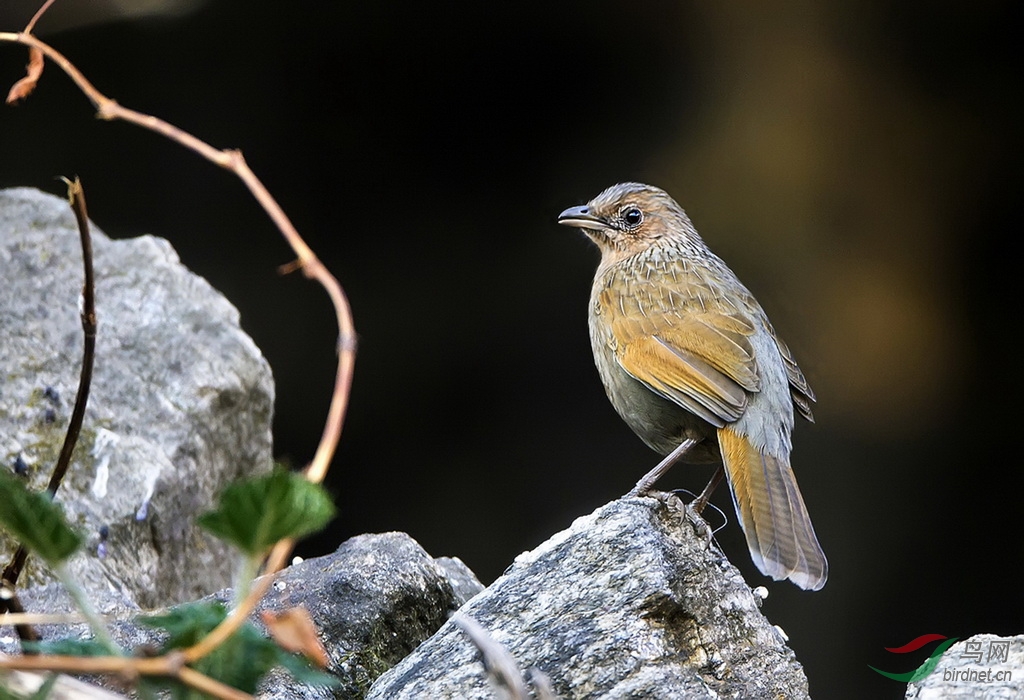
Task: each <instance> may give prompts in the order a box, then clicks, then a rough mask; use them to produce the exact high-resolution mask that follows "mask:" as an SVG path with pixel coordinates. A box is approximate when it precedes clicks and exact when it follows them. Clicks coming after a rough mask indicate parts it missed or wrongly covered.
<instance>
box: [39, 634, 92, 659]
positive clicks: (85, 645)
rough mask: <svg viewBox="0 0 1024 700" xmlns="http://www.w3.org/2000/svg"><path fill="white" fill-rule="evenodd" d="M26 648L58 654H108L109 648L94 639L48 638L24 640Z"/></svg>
mask: <svg viewBox="0 0 1024 700" xmlns="http://www.w3.org/2000/svg"><path fill="white" fill-rule="evenodd" d="M23 646H24V647H25V649H26V650H29V651H35V652H38V653H40V654H58V655H60V656H110V649H108V648H107V647H105V646H104V645H103V644H101V643H100V642H97V641H96V640H94V639H76V638H72V637H65V638H64V639H50V640H46V641H43V642H24V643H23Z"/></svg>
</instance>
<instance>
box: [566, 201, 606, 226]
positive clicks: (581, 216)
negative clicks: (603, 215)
mask: <svg viewBox="0 0 1024 700" xmlns="http://www.w3.org/2000/svg"><path fill="white" fill-rule="evenodd" d="M558 223H560V224H564V225H565V226H575V227H576V228H590V229H598V230H600V229H605V228H608V224H606V223H605V222H603V221H602V220H601V219H599V218H598V217H596V216H594V215H593V214H591V213H590V207H588V206H586V205H584V206H582V207H569V208H568V209H566V210H565V211H563V212H562V213H561V214H559V215H558Z"/></svg>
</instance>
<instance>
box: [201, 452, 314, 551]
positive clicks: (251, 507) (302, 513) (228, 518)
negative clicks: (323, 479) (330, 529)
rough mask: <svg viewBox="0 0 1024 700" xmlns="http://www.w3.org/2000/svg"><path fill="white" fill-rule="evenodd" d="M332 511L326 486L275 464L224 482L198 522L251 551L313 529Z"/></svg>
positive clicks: (266, 547) (244, 549) (301, 535)
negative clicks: (251, 475)
mask: <svg viewBox="0 0 1024 700" xmlns="http://www.w3.org/2000/svg"><path fill="white" fill-rule="evenodd" d="M332 517H334V504H332V503H331V499H330V497H329V496H328V495H327V492H326V491H324V489H323V488H322V487H321V486H320V485H318V484H314V483H311V482H309V481H307V480H306V479H304V478H303V477H302V476H301V475H300V474H295V473H292V472H287V471H282V470H277V471H274V472H271V473H270V474H268V475H266V476H261V477H256V478H254V479H247V480H245V481H240V482H236V483H234V484H232V485H231V486H228V487H227V489H225V490H224V493H222V494H221V496H220V502H219V504H218V506H217V509H216V510H213V511H210V512H209V513H205V514H203V515H202V516H200V518H199V520H198V522H199V524H200V525H201V526H203V527H204V528H206V529H207V530H209V531H210V532H212V533H213V534H214V535H217V536H218V537H220V538H221V539H224V540H226V541H228V542H231V543H232V544H234V545H235V546H236V547H238V548H239V549H241V550H242V551H243V552H245V553H246V554H248V555H250V556H255V555H259V554H262V553H263V552H265V551H266V550H267V549H268V548H269V547H270V546H272V545H273V544H274V543H275V542H277V541H278V540H281V539H284V538H286V537H291V538H296V539H298V538H300V537H304V536H305V535H308V534H310V533H312V532H316V531H317V530H320V529H321V528H323V527H324V525H326V524H327V523H328V522H329V521H330V519H331V518H332Z"/></svg>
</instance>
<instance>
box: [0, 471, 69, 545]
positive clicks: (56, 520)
mask: <svg viewBox="0 0 1024 700" xmlns="http://www.w3.org/2000/svg"><path fill="white" fill-rule="evenodd" d="M0 525H3V527H4V528H5V529H7V530H8V531H9V532H10V533H11V534H12V535H13V536H14V537H15V538H16V539H17V540H19V541H20V542H22V543H23V544H24V545H25V546H26V547H27V548H28V549H29V550H31V551H32V552H34V553H35V554H36V555H37V556H39V557H41V558H42V559H43V560H44V561H46V562H47V563H48V564H51V565H52V564H56V563H60V562H62V561H64V560H65V559H67V558H68V557H69V556H71V555H72V554H74V553H75V550H76V549H78V547H79V546H80V545H81V544H82V537H81V535H79V534H78V533H77V532H75V531H74V530H73V529H71V526H69V525H68V524H67V521H65V519H64V511H63V510H62V509H61V507H60V506H59V505H58V504H56V503H54V502H53V501H51V500H50V499H49V498H48V497H47V496H46V495H44V494H41V493H35V492H33V491H29V490H28V488H27V487H26V486H25V484H23V483H22V482H21V481H20V480H19V479H16V478H15V477H13V476H12V475H10V474H9V473H7V472H6V471H0Z"/></svg>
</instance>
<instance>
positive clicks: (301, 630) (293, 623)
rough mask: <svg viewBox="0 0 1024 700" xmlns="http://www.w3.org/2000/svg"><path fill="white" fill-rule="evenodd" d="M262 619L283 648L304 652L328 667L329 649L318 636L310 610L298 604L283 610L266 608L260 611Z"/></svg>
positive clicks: (319, 664) (317, 662) (309, 657)
mask: <svg viewBox="0 0 1024 700" xmlns="http://www.w3.org/2000/svg"><path fill="white" fill-rule="evenodd" d="M260 619H261V620H263V624H264V625H266V626H267V631H269V632H270V636H271V637H273V638H274V641H275V642H277V643H278V644H279V645H280V646H281V648H282V649H284V650H285V651H289V652H291V653H293V654H302V655H303V656H305V657H306V658H307V659H309V660H310V661H311V662H313V663H314V664H316V665H317V666H319V667H320V668H326V667H327V663H328V661H329V659H328V658H327V650H326V649H324V645H323V644H322V643H321V642H320V638H319V637H318V636H317V633H316V625H314V624H313V619H312V618H311V617H310V616H309V611H308V610H306V609H305V608H304V607H302V606H298V607H295V608H289V609H287V610H283V611H281V612H274V611H272V610H264V611H262V612H261V613H260Z"/></svg>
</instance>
